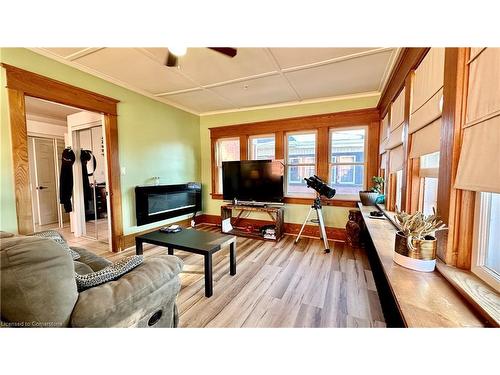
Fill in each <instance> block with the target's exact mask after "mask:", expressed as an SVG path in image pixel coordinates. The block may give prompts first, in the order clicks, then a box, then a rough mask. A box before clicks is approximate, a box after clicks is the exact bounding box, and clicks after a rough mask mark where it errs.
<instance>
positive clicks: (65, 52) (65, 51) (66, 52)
mask: <svg viewBox="0 0 500 375" xmlns="http://www.w3.org/2000/svg"><path fill="white" fill-rule="evenodd" d="M44 49H45V50H47V51H50V52H52V53H54V54H56V55H58V56H60V57H65V58H66V57H68V56H70V55H72V54H74V53H77V52H80V51H83V50H84V49H87V47H81V48H44Z"/></svg>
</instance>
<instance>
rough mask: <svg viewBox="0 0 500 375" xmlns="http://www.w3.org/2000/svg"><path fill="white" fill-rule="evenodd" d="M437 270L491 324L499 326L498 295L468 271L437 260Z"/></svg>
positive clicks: (499, 309)
mask: <svg viewBox="0 0 500 375" xmlns="http://www.w3.org/2000/svg"><path fill="white" fill-rule="evenodd" d="M436 268H437V270H438V271H439V272H440V273H441V275H443V277H444V278H445V279H446V280H448V282H449V283H450V284H451V285H453V286H454V287H455V288H456V289H457V290H458V292H459V293H460V294H461V295H462V296H463V297H464V298H465V299H466V300H467V301H469V302H470V303H471V304H472V305H473V306H474V307H475V308H476V309H477V310H478V311H479V312H480V313H481V315H483V316H484V317H485V318H486V319H487V320H488V321H489V322H490V324H491V325H492V326H494V327H500V295H499V294H498V293H497V292H496V291H495V290H494V289H493V288H492V287H491V286H489V285H488V284H487V283H485V282H484V281H483V280H481V279H480V278H479V277H477V276H476V275H474V274H473V273H472V272H470V271H466V270H461V269H459V268H455V267H452V266H449V265H447V264H445V263H444V262H442V261H441V260H439V259H438V260H437V262H436Z"/></svg>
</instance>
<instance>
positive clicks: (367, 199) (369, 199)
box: [359, 191, 380, 206]
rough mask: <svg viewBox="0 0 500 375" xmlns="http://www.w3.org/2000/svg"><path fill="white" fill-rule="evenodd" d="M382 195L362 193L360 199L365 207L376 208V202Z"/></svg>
mask: <svg viewBox="0 0 500 375" xmlns="http://www.w3.org/2000/svg"><path fill="white" fill-rule="evenodd" d="M379 195H380V194H379V193H374V192H372V191H360V192H359V199H360V200H361V203H362V204H363V206H375V202H376V200H377V198H378V196H379Z"/></svg>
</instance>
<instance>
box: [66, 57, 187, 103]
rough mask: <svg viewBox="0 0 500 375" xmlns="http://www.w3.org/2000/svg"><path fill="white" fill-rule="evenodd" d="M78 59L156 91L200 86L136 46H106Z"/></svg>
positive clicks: (114, 75) (134, 84)
mask: <svg viewBox="0 0 500 375" xmlns="http://www.w3.org/2000/svg"><path fill="white" fill-rule="evenodd" d="M75 61H76V62H77V63H79V64H82V65H85V66H87V67H89V68H92V69H95V70H97V71H99V72H101V73H104V74H106V75H108V76H110V77H112V78H115V79H118V80H120V81H123V82H126V83H128V84H131V85H133V86H135V87H137V88H140V89H143V90H145V91H148V92H150V93H152V94H159V93H164V92H168V91H176V90H184V89H190V88H194V87H195V86H196V85H195V84H194V83H192V82H191V81H189V80H188V79H186V78H185V77H183V76H182V75H180V74H179V73H178V72H177V71H176V69H175V68H168V67H166V66H164V65H162V64H160V63H159V62H158V61H156V60H155V59H154V58H152V57H150V56H147V55H146V54H144V53H142V52H140V51H139V50H138V49H135V48H104V49H101V50H99V51H97V52H94V53H91V54H89V55H86V56H83V57H81V58H78V59H76V60H75Z"/></svg>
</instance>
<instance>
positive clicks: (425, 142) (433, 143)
mask: <svg viewBox="0 0 500 375" xmlns="http://www.w3.org/2000/svg"><path fill="white" fill-rule="evenodd" d="M440 141H441V118H439V119H437V120H436V121H434V122H433V123H432V124H429V125H427V126H426V127H424V128H422V129H420V130H419V131H417V132H415V133H414V134H413V135H412V137H411V148H410V156H409V157H410V158H418V157H420V156H422V155H426V154H431V153H433V152H436V151H439V147H440Z"/></svg>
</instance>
